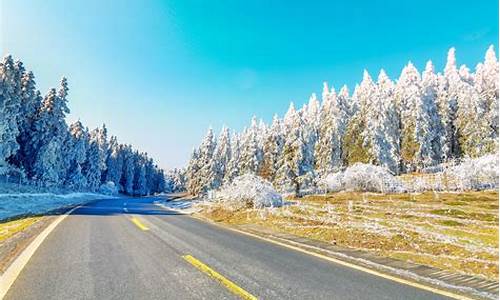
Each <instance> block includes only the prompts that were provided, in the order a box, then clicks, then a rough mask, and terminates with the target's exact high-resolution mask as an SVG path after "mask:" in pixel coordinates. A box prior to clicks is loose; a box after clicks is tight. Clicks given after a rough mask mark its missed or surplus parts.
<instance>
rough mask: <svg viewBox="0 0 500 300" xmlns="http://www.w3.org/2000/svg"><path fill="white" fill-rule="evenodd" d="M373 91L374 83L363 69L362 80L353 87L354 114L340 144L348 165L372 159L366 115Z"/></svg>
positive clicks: (372, 97)
mask: <svg viewBox="0 0 500 300" xmlns="http://www.w3.org/2000/svg"><path fill="white" fill-rule="evenodd" d="M375 92H376V86H375V83H374V82H373V80H372V78H371V76H370V74H369V73H368V71H366V70H365V71H364V73H363V81H361V83H360V84H359V85H357V86H356V88H355V89H354V94H353V103H352V106H351V107H352V111H353V112H354V115H353V117H352V118H351V119H350V120H349V124H348V126H347V129H346V133H345V136H344V140H343V146H342V149H343V153H342V155H343V161H344V165H347V166H350V165H353V164H355V163H356V162H363V163H369V162H372V161H373V159H374V158H373V155H372V153H371V152H370V148H371V147H372V146H371V144H370V142H371V140H370V139H369V138H367V132H368V127H367V126H368V124H367V115H368V111H369V109H370V106H371V105H370V103H371V101H372V100H373V99H374V95H375Z"/></svg>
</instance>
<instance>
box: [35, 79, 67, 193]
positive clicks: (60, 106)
mask: <svg viewBox="0 0 500 300" xmlns="http://www.w3.org/2000/svg"><path fill="white" fill-rule="evenodd" d="M61 88H67V83H66V80H65V78H63V79H62V80H61ZM66 101H67V99H66V98H65V97H60V96H59V95H58V93H57V92H56V90H55V89H50V90H49V93H48V94H47V96H45V98H44V100H43V102H42V105H41V107H40V110H39V112H38V114H37V118H36V120H35V122H34V123H33V133H32V134H33V137H34V138H33V139H32V143H33V145H34V149H36V153H34V162H33V164H32V170H31V172H32V173H31V174H30V175H31V177H32V178H33V179H34V180H35V181H37V182H39V183H40V184H44V185H60V184H62V182H64V180H65V178H64V177H63V176H64V175H63V174H65V172H66V170H65V168H66V167H67V164H66V163H65V161H64V160H66V159H67V157H63V156H64V154H65V153H64V152H63V150H64V148H63V145H64V144H63V143H64V142H66V138H67V136H68V126H67V124H66V121H65V120H64V119H65V117H66V114H68V113H69V109H68V107H67V103H66Z"/></svg>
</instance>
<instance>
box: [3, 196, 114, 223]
mask: <svg viewBox="0 0 500 300" xmlns="http://www.w3.org/2000/svg"><path fill="white" fill-rule="evenodd" d="M112 198H115V196H110V195H103V194H97V193H69V194H54V193H16V194H0V220H5V219H8V218H12V217H15V216H20V215H34V214H43V213H46V212H49V211H51V210H55V209H59V208H64V207H68V206H73V205H78V204H82V203H86V202H89V201H92V200H97V199H112Z"/></svg>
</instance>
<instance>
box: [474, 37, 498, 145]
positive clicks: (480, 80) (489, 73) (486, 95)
mask: <svg viewBox="0 0 500 300" xmlns="http://www.w3.org/2000/svg"><path fill="white" fill-rule="evenodd" d="M498 76H499V64H498V60H497V57H496V54H495V50H494V48H493V45H492V46H490V47H489V48H488V50H487V51H486V55H485V58H484V62H483V63H480V64H478V65H477V67H476V72H475V74H474V87H475V89H476V91H477V93H478V94H479V97H480V102H481V106H482V107H486V113H485V116H484V117H485V119H486V121H487V122H488V124H489V127H490V129H489V133H490V136H489V137H488V140H493V142H494V143H493V145H492V146H493V148H494V149H491V151H492V152H495V151H498V135H499V132H498V111H499V107H498V97H499V96H498V93H499V92H498V89H499V87H498ZM483 136H484V133H483ZM483 148H488V147H483ZM484 150H486V151H488V149H484ZM480 152H483V151H480Z"/></svg>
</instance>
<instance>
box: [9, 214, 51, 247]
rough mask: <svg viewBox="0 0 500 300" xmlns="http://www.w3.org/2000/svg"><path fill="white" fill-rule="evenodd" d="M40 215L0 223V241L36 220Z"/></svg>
mask: <svg viewBox="0 0 500 300" xmlns="http://www.w3.org/2000/svg"><path fill="white" fill-rule="evenodd" d="M41 218H42V217H29V218H24V219H18V220H14V221H9V222H5V223H0V243H1V242H3V241H4V240H6V239H8V238H10V237H11V236H13V235H14V234H16V233H18V232H21V231H23V230H25V229H26V228H28V227H29V226H31V225H33V224H35V223H36V222H38V221H39V220H40V219H41Z"/></svg>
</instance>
